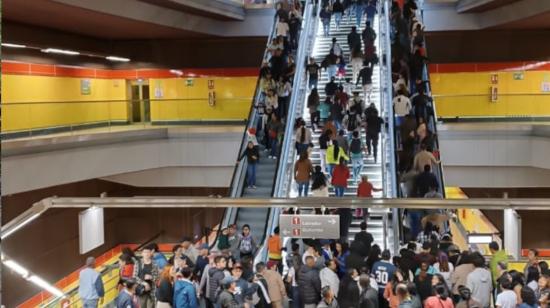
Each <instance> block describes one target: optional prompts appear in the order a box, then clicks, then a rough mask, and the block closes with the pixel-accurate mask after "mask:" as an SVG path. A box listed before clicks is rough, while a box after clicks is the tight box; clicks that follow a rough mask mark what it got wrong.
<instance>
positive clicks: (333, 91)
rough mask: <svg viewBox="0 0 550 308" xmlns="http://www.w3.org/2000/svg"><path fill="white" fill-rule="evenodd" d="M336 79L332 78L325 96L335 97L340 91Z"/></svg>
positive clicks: (327, 85)
mask: <svg viewBox="0 0 550 308" xmlns="http://www.w3.org/2000/svg"><path fill="white" fill-rule="evenodd" d="M335 80H336V78H334V76H333V77H331V78H330V82H329V83H327V84H326V85H325V94H326V95H327V96H333V95H334V94H336V90H337V89H338V84H336V82H335Z"/></svg>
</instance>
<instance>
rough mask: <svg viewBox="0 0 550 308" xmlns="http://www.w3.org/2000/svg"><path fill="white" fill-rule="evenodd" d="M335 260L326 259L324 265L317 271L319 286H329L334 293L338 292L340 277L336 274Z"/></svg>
mask: <svg viewBox="0 0 550 308" xmlns="http://www.w3.org/2000/svg"><path fill="white" fill-rule="evenodd" d="M337 268H338V267H337V265H336V262H335V261H334V259H333V260H328V261H326V262H325V267H324V268H323V269H322V270H321V272H319V276H320V278H321V288H323V287H325V286H329V287H330V289H331V290H332V292H334V294H335V295H336V294H338V288H339V286H340V279H339V278H338V275H337V274H336V270H337Z"/></svg>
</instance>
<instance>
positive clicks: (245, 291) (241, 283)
mask: <svg viewBox="0 0 550 308" xmlns="http://www.w3.org/2000/svg"><path fill="white" fill-rule="evenodd" d="M242 275H243V266H242V264H241V263H239V262H237V263H235V264H234V265H233V268H232V269H231V277H233V279H234V280H235V284H236V287H235V292H234V293H233V295H235V300H236V301H237V303H239V305H245V303H246V299H247V298H249V297H251V296H252V294H254V293H256V291H257V290H258V285H255V284H253V285H249V284H248V282H247V281H246V280H244V279H243V277H242Z"/></svg>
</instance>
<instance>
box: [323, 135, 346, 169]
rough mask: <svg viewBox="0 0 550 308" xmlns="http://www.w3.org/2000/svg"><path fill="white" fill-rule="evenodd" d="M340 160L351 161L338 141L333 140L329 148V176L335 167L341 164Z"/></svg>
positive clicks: (327, 160) (327, 159)
mask: <svg viewBox="0 0 550 308" xmlns="http://www.w3.org/2000/svg"><path fill="white" fill-rule="evenodd" d="M340 158H343V159H345V160H349V157H348V156H347V155H346V152H345V151H344V149H343V148H341V147H339V146H338V141H336V140H332V145H329V146H328V148H327V155H326V163H327V169H328V174H329V175H331V174H332V170H333V169H334V166H336V165H337V164H338V163H339V162H340Z"/></svg>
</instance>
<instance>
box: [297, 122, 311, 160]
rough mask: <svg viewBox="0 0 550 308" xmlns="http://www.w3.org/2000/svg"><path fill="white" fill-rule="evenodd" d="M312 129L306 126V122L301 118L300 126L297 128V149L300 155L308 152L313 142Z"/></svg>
mask: <svg viewBox="0 0 550 308" xmlns="http://www.w3.org/2000/svg"><path fill="white" fill-rule="evenodd" d="M311 141H312V139H311V129H310V128H308V127H306V122H305V121H304V120H303V119H300V122H299V123H298V128H297V129H296V150H297V152H298V155H302V153H304V152H306V153H307V149H308V147H309V145H310V144H311Z"/></svg>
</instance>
